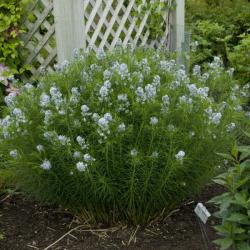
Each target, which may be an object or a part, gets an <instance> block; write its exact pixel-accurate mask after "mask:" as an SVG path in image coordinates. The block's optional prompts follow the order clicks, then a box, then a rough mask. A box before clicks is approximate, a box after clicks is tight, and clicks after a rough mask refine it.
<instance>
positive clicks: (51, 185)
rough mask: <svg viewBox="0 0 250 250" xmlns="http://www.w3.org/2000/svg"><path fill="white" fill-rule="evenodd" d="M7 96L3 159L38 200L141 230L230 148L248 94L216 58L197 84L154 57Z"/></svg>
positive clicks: (87, 69)
mask: <svg viewBox="0 0 250 250" xmlns="http://www.w3.org/2000/svg"><path fill="white" fill-rule="evenodd" d="M56 68H57V72H56V73H55V74H52V75H48V76H45V77H44V78H43V79H41V82H40V83H39V84H38V86H37V87H33V86H32V85H31V84H26V85H25V86H24V87H22V89H21V94H20V95H19V96H14V95H9V96H7V97H6V98H5V101H6V103H7V105H8V111H7V114H6V117H5V118H3V119H2V120H1V129H0V131H1V133H0V134H1V146H0V147H1V152H3V155H4V159H3V161H2V162H4V164H5V165H6V166H8V167H9V168H10V169H13V170H14V171H15V174H16V178H17V180H18V183H19V185H20V186H21V187H22V188H24V189H25V190H26V191H27V192H30V193H32V194H33V195H36V196H37V197H38V198H39V199H42V200H44V201H47V202H50V203H56V204H61V205H64V206H66V207H70V208H73V209H75V210H77V211H81V213H83V214H85V215H86V216H87V215H88V216H90V215H91V216H93V217H94V218H95V219H96V220H102V221H108V222H110V221H114V220H118V219H119V220H120V219H122V220H123V219H126V220H128V221H130V222H132V223H145V222H148V221H149V220H150V219H152V218H154V217H155V216H157V215H159V213H160V212H162V210H163V209H165V211H166V212H169V211H170V209H173V207H174V206H176V205H178V203H180V202H181V201H182V200H183V199H184V198H187V197H188V196H191V195H193V194H194V193H195V192H197V191H199V189H200V188H201V187H202V186H203V185H205V183H206V181H207V180H208V179H209V177H210V176H211V175H213V174H214V171H215V167H214V166H217V165H218V164H219V162H220V157H218V158H217V157H216V155H215V154H214V152H223V151H226V150H227V149H228V148H229V147H231V145H232V143H233V139H234V133H233V131H235V130H237V128H238V127H239V121H240V119H241V117H242V113H243V111H242V108H241V103H240V99H239V96H240V95H243V94H245V95H247V94H246V93H248V92H247V90H246V91H245V92H246V93H245V92H243V91H242V90H240V88H239V87H238V86H237V85H234V84H233V80H232V77H231V73H232V72H231V71H230V72H224V70H223V68H222V67H221V61H220V60H219V58H215V61H214V62H213V63H211V64H210V71H209V72H206V73H202V72H200V68H199V66H196V67H195V68H194V73H193V75H192V76H191V77H189V76H187V75H186V73H185V70H184V69H183V68H182V67H181V66H180V67H179V66H177V65H176V64H175V62H174V61H173V60H170V61H169V60H167V59H166V55H165V54H164V53H162V52H156V51H155V50H149V49H147V50H145V49H138V50H135V51H131V50H128V51H127V50H123V49H121V48H117V49H116V50H115V51H114V52H113V53H109V54H105V53H104V52H99V53H97V54H96V55H95V54H94V53H87V54H85V55H78V58H77V60H75V61H74V62H71V63H69V62H64V63H63V64H62V65H57V67H56Z"/></svg>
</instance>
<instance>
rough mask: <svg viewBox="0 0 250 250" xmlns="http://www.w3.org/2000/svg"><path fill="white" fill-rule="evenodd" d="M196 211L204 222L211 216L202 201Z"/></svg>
mask: <svg viewBox="0 0 250 250" xmlns="http://www.w3.org/2000/svg"><path fill="white" fill-rule="evenodd" d="M194 212H195V213H196V215H197V216H198V217H199V218H200V220H201V221H202V222H203V224H206V223H207V220H208V218H209V217H210V216H211V214H210V213H209V211H208V210H207V209H206V207H205V206H204V205H203V204H202V203H198V204H197V206H196V208H195V210H194Z"/></svg>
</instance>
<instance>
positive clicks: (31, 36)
mask: <svg viewBox="0 0 250 250" xmlns="http://www.w3.org/2000/svg"><path fill="white" fill-rule="evenodd" d="M69 1H70V0H69ZM82 1H84V9H83V10H82V11H83V12H84V17H85V22H84V25H85V41H83V44H86V48H85V49H93V50H95V51H96V50H97V49H105V50H112V49H113V48H114V47H115V45H116V44H117V42H118V41H122V43H123V45H124V46H126V45H127V44H128V43H131V44H133V45H134V46H136V45H146V44H149V45H151V46H154V47H159V46H160V45H162V44H163V45H164V46H165V47H167V46H169V13H165V16H164V21H163V22H162V23H159V26H160V27H162V28H163V29H164V35H163V37H162V38H161V39H159V40H158V41H155V40H154V41H153V40H152V39H151V37H150V31H149V29H148V26H147V24H148V20H149V13H146V14H145V16H144V17H143V18H142V19H140V20H139V19H138V17H136V15H135V14H136V13H137V12H138V9H137V6H136V2H135V0H129V1H126V0H82ZM169 1H170V0H169ZM72 4H73V1H72ZM29 13H30V14H29V16H28V17H27V19H26V21H25V26H26V28H27V33H26V34H25V36H24V37H23V40H24V45H25V48H26V50H27V51H28V57H27V61H26V63H27V64H29V65H30V66H31V72H32V74H33V75H37V74H39V73H40V72H41V70H42V69H44V68H46V69H47V70H48V71H53V65H54V64H55V63H56V58H57V48H56V42H55V25H54V17H53V0H36V2H35V4H33V5H32V6H31V7H30V10H29Z"/></svg>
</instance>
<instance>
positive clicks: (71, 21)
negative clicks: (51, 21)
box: [54, 0, 86, 63]
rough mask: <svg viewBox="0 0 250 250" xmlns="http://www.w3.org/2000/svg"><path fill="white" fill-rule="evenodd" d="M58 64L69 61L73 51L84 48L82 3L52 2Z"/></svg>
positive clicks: (75, 1) (81, 0)
mask: <svg viewBox="0 0 250 250" xmlns="http://www.w3.org/2000/svg"><path fill="white" fill-rule="evenodd" d="M54 17H55V34H56V46H57V56H58V62H59V63H61V62H63V61H64V60H70V59H71V58H72V57H73V50H74V49H80V48H85V43H86V41H85V29H84V1H83V0H54Z"/></svg>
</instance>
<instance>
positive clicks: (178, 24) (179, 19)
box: [170, 0, 185, 53]
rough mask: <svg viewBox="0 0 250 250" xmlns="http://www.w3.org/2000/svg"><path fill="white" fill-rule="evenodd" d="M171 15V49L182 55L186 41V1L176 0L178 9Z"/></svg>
mask: <svg viewBox="0 0 250 250" xmlns="http://www.w3.org/2000/svg"><path fill="white" fill-rule="evenodd" d="M171 15H172V16H171V45H170V48H171V50H172V51H177V52H179V53H180V52H181V51H182V46H183V43H184V41H185V0H176V8H175V10H174V11H173V12H172V14H171Z"/></svg>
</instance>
